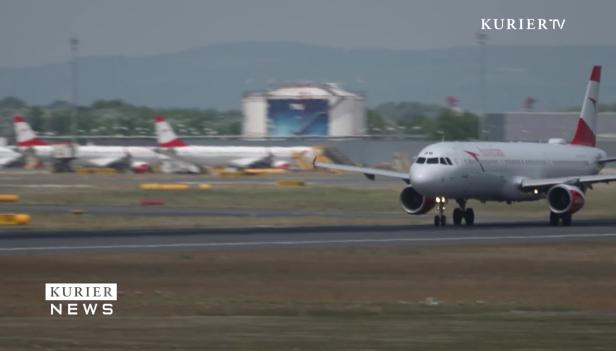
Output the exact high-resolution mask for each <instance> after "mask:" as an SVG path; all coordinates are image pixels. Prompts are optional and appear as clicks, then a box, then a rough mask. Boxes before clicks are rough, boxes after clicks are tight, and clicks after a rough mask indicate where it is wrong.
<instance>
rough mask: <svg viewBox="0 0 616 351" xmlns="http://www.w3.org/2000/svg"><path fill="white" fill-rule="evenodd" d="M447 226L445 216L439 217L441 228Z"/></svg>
mask: <svg viewBox="0 0 616 351" xmlns="http://www.w3.org/2000/svg"><path fill="white" fill-rule="evenodd" d="M446 224H447V217H446V216H444V215H443V216H441V226H443V227H444V226H445V225H446Z"/></svg>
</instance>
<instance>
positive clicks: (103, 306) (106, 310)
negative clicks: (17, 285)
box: [45, 283, 118, 317]
mask: <svg viewBox="0 0 616 351" xmlns="http://www.w3.org/2000/svg"><path fill="white" fill-rule="evenodd" d="M117 300H118V284H117V283H46V284H45V301H48V302H50V305H49V308H50V311H49V313H50V314H51V315H52V316H71V317H75V316H111V315H113V303H112V302H109V301H117Z"/></svg>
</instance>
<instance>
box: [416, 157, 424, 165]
mask: <svg viewBox="0 0 616 351" xmlns="http://www.w3.org/2000/svg"><path fill="white" fill-rule="evenodd" d="M424 162H426V158H425V157H420V158H418V159H417V163H419V164H420V165H421V164H424Z"/></svg>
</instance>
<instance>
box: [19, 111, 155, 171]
mask: <svg viewBox="0 0 616 351" xmlns="http://www.w3.org/2000/svg"><path fill="white" fill-rule="evenodd" d="M13 125H14V128H15V135H16V137H17V147H18V148H20V149H21V150H24V151H26V152H30V153H32V154H33V155H34V156H35V157H37V158H39V159H41V160H43V161H51V162H60V161H64V162H70V163H71V164H76V165H80V166H88V167H113V168H121V169H126V168H130V169H131V170H132V171H134V172H136V173H143V172H147V171H149V170H150V167H151V165H153V164H157V163H158V162H160V161H161V160H163V159H166V158H167V157H166V156H165V155H161V154H158V153H157V152H155V151H154V150H153V149H151V148H147V147H139V146H99V145H74V144H66V143H65V144H57V145H50V144H48V143H47V142H46V141H44V140H42V139H40V138H39V137H38V136H37V135H36V133H35V132H34V131H33V130H32V128H30V125H29V124H28V122H26V120H25V118H24V117H23V116H15V118H14V122H13Z"/></svg>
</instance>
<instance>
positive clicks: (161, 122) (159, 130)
mask: <svg viewBox="0 0 616 351" xmlns="http://www.w3.org/2000/svg"><path fill="white" fill-rule="evenodd" d="M154 121H155V122H156V138H157V139H158V146H160V147H165V148H174V147H184V146H187V145H186V143H185V142H184V141H183V140H182V139H180V138H178V136H177V135H175V132H174V131H173V128H171V126H170V125H169V122H167V120H166V119H165V117H163V116H155V117H154Z"/></svg>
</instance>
